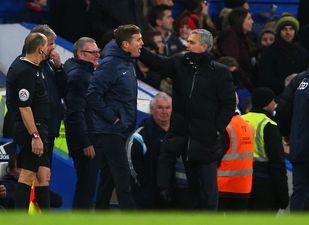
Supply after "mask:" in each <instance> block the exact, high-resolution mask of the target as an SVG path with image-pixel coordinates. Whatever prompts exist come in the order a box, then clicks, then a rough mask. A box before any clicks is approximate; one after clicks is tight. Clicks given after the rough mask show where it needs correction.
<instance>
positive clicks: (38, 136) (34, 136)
mask: <svg viewBox="0 0 309 225" xmlns="http://www.w3.org/2000/svg"><path fill="white" fill-rule="evenodd" d="M31 137H32V138H34V139H39V138H40V134H39V132H37V131H35V132H33V133H32V134H31Z"/></svg>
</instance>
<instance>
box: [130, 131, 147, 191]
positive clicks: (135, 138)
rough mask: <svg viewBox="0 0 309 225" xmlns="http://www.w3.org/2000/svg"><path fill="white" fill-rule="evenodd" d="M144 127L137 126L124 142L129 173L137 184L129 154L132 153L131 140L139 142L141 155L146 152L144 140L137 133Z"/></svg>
mask: <svg viewBox="0 0 309 225" xmlns="http://www.w3.org/2000/svg"><path fill="white" fill-rule="evenodd" d="M143 128H144V127H139V128H138V129H137V130H136V131H135V132H134V133H133V134H132V135H131V136H130V137H129V139H128V141H127V143H126V150H127V158H128V163H129V168H130V173H131V176H132V177H133V179H134V181H135V183H136V184H139V185H140V183H139V182H138V180H137V173H136V171H135V169H134V166H133V162H132V157H131V154H132V145H133V142H134V140H136V141H137V142H138V143H140V144H141V145H142V147H143V155H145V154H146V152H147V147H146V145H145V142H144V139H143V137H142V136H141V135H140V134H139V132H140V131H141V130H142V129H143Z"/></svg>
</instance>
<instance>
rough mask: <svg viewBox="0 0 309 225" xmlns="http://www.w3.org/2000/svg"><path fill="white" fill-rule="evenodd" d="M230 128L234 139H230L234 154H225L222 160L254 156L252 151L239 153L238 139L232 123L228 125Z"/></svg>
mask: <svg viewBox="0 0 309 225" xmlns="http://www.w3.org/2000/svg"><path fill="white" fill-rule="evenodd" d="M227 128H228V129H229V130H230V133H231V136H232V140H230V143H231V144H232V154H228V155H224V157H223V158H222V160H233V159H246V158H251V157H253V153H252V152H245V153H240V154H238V153H237V151H236V146H237V139H236V134H235V131H234V129H233V127H232V126H231V125H228V127H227Z"/></svg>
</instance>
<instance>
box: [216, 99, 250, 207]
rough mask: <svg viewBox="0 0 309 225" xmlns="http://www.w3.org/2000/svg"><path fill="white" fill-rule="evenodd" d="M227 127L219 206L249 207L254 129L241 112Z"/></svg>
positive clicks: (219, 185) (219, 188)
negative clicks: (226, 144) (226, 143)
mask: <svg viewBox="0 0 309 225" xmlns="http://www.w3.org/2000/svg"><path fill="white" fill-rule="evenodd" d="M236 99H237V96H236ZM226 130H227V132H228V134H229V140H230V145H229V149H228V150H227V152H226V153H225V155H224V156H223V158H222V160H221V162H220V164H219V167H218V190H219V210H223V211H226V210H228V211H229V210H233V211H238V210H246V209H248V203H249V197H250V193H251V187H252V173H253V149H254V140H253V136H254V131H253V128H252V127H251V125H250V124H248V123H247V122H246V121H245V120H244V119H243V118H242V117H241V116H240V115H239V114H238V113H235V114H234V116H233V117H232V120H231V122H230V123H229V125H228V126H227V128H226Z"/></svg>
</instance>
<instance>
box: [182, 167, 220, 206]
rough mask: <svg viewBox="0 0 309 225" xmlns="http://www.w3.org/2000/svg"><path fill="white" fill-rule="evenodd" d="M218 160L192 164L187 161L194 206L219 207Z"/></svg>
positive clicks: (187, 173) (187, 172)
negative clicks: (209, 162)
mask: <svg viewBox="0 0 309 225" xmlns="http://www.w3.org/2000/svg"><path fill="white" fill-rule="evenodd" d="M217 164H218V163H217V162H213V163H211V164H192V163H188V162H185V164H184V165H185V169H186V175H187V180H188V185H189V189H190V191H191V194H192V201H193V208H196V209H200V208H201V209H206V210H217V209H218V198H219V194H218V181H217Z"/></svg>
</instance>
